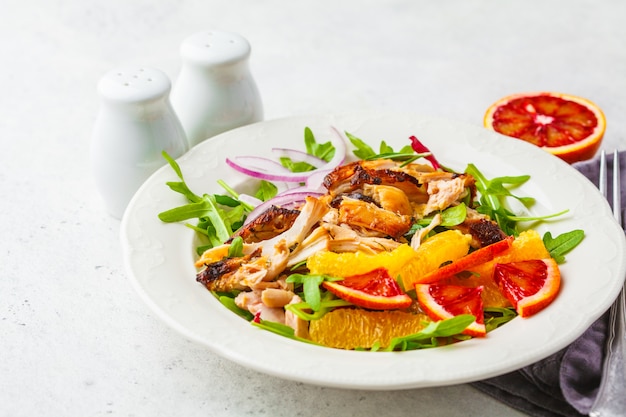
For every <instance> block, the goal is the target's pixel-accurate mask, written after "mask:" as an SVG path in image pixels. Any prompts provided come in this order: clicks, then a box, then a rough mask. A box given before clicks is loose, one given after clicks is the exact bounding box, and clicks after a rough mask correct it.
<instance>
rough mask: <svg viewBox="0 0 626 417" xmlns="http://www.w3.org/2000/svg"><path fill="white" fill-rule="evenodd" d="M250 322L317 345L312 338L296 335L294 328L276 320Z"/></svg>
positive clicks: (264, 328)
mask: <svg viewBox="0 0 626 417" xmlns="http://www.w3.org/2000/svg"><path fill="white" fill-rule="evenodd" d="M251 323H252V325H253V326H256V327H259V328H261V329H263V330H267V331H270V332H272V333H275V334H277V335H280V336H283V337H287V338H289V339H293V340H297V341H300V342H304V343H309V344H312V345H317V343H315V342H313V341H312V340H309V339H305V338H302V337H298V336H296V335H295V331H294V329H293V328H291V327H289V326H287V325H285V324H282V323H276V322H273V321H267V320H259V321H252V322H251Z"/></svg>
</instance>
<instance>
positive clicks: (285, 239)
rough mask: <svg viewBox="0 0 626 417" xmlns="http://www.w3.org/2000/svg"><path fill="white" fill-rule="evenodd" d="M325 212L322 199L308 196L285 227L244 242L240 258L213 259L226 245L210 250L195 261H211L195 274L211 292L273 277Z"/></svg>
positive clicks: (250, 285) (243, 285)
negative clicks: (268, 237) (278, 231)
mask: <svg viewBox="0 0 626 417" xmlns="http://www.w3.org/2000/svg"><path fill="white" fill-rule="evenodd" d="M327 211H328V206H327V205H326V204H325V203H324V202H322V201H320V200H318V199H316V198H313V197H307V199H306V203H305V204H304V206H303V207H302V210H301V212H300V214H299V215H298V217H297V218H296V220H295V221H294V222H293V224H292V226H291V227H290V228H289V229H288V230H286V231H284V232H283V233H281V234H279V235H277V236H275V237H273V238H271V239H268V240H264V241H261V242H257V243H249V244H244V246H243V253H244V256H243V257H239V258H225V259H219V260H215V258H216V255H222V257H224V256H226V255H227V254H228V245H222V246H218V247H216V248H212V249H209V250H208V251H206V252H205V253H204V254H203V255H202V256H201V257H200V260H199V261H198V262H200V261H206V260H210V261H211V262H210V263H207V262H205V263H204V265H205V268H204V269H203V270H202V271H200V272H199V273H198V275H197V278H196V279H197V281H198V282H201V283H202V284H204V285H205V286H206V287H207V289H209V290H211V291H231V290H234V289H238V290H240V289H246V288H251V287H254V286H255V285H257V284H258V283H260V282H261V281H271V280H273V279H274V278H276V277H277V276H278V275H279V274H280V273H281V272H282V271H283V270H284V269H285V267H286V266H287V261H288V258H289V255H290V253H291V252H292V251H293V250H295V249H297V248H298V247H299V246H300V245H301V243H302V241H303V240H304V239H305V238H306V237H307V235H308V234H309V232H310V231H311V229H312V228H313V227H314V226H315V225H316V224H317V223H318V222H319V220H320V219H321V218H322V217H323V216H324V215H325V214H326V212H327ZM224 251H225V253H226V255H224ZM197 264H198V263H196V265H197ZM202 265H203V264H200V266H202Z"/></svg>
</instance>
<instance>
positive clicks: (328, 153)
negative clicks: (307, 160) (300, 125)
mask: <svg viewBox="0 0 626 417" xmlns="http://www.w3.org/2000/svg"><path fill="white" fill-rule="evenodd" d="M304 145H305V146H306V151H307V153H309V154H310V155H313V156H317V157H318V158H320V159H323V160H324V161H326V162H329V161H330V160H331V159H333V156H335V147H334V146H333V144H332V143H331V142H330V141H329V142H326V143H317V141H316V140H315V136H314V135H313V131H312V130H311V129H310V128H308V127H306V128H304Z"/></svg>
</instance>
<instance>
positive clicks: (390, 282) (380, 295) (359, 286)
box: [322, 268, 413, 310]
mask: <svg viewBox="0 0 626 417" xmlns="http://www.w3.org/2000/svg"><path fill="white" fill-rule="evenodd" d="M322 285H323V286H324V288H326V289H327V290H328V291H330V292H332V293H333V294H335V295H336V296H337V297H339V298H341V299H343V300H346V301H349V302H351V303H352V304H354V305H357V306H359V307H364V308H369V309H371V310H394V309H401V308H407V307H409V306H410V305H411V303H412V302H413V300H412V299H411V297H409V296H408V295H406V294H405V293H403V292H402V290H401V289H400V286H399V285H398V283H397V282H396V281H395V280H394V279H393V278H391V277H390V276H389V273H388V272H387V270H386V269H384V268H378V269H375V270H373V271H370V272H367V273H365V274H361V275H353V276H350V277H346V278H344V279H343V280H342V281H335V282H330V281H325V282H324V283H323V284H322Z"/></svg>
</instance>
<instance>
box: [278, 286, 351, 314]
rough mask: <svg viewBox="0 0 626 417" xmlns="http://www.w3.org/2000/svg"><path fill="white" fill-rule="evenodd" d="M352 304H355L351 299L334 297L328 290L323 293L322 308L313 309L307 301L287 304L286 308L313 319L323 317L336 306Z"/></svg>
mask: <svg viewBox="0 0 626 417" xmlns="http://www.w3.org/2000/svg"><path fill="white" fill-rule="evenodd" d="M352 305H353V304H352V303H350V302H349V301H345V300H342V299H339V298H333V294H332V293H330V292H326V293H324V295H322V301H321V302H320V308H319V309H318V310H317V311H313V309H312V308H311V306H310V305H309V304H308V303H307V302H301V303H295V304H287V305H286V306H285V309H286V310H289V311H291V312H292V313H293V314H295V315H296V316H298V317H300V318H301V319H302V320H306V321H311V320H319V319H321V318H322V317H323V316H324V314H326V313H328V312H329V311H331V310H332V309H334V308H337V307H348V306H352ZM309 311H313V313H310V312H309Z"/></svg>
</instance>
